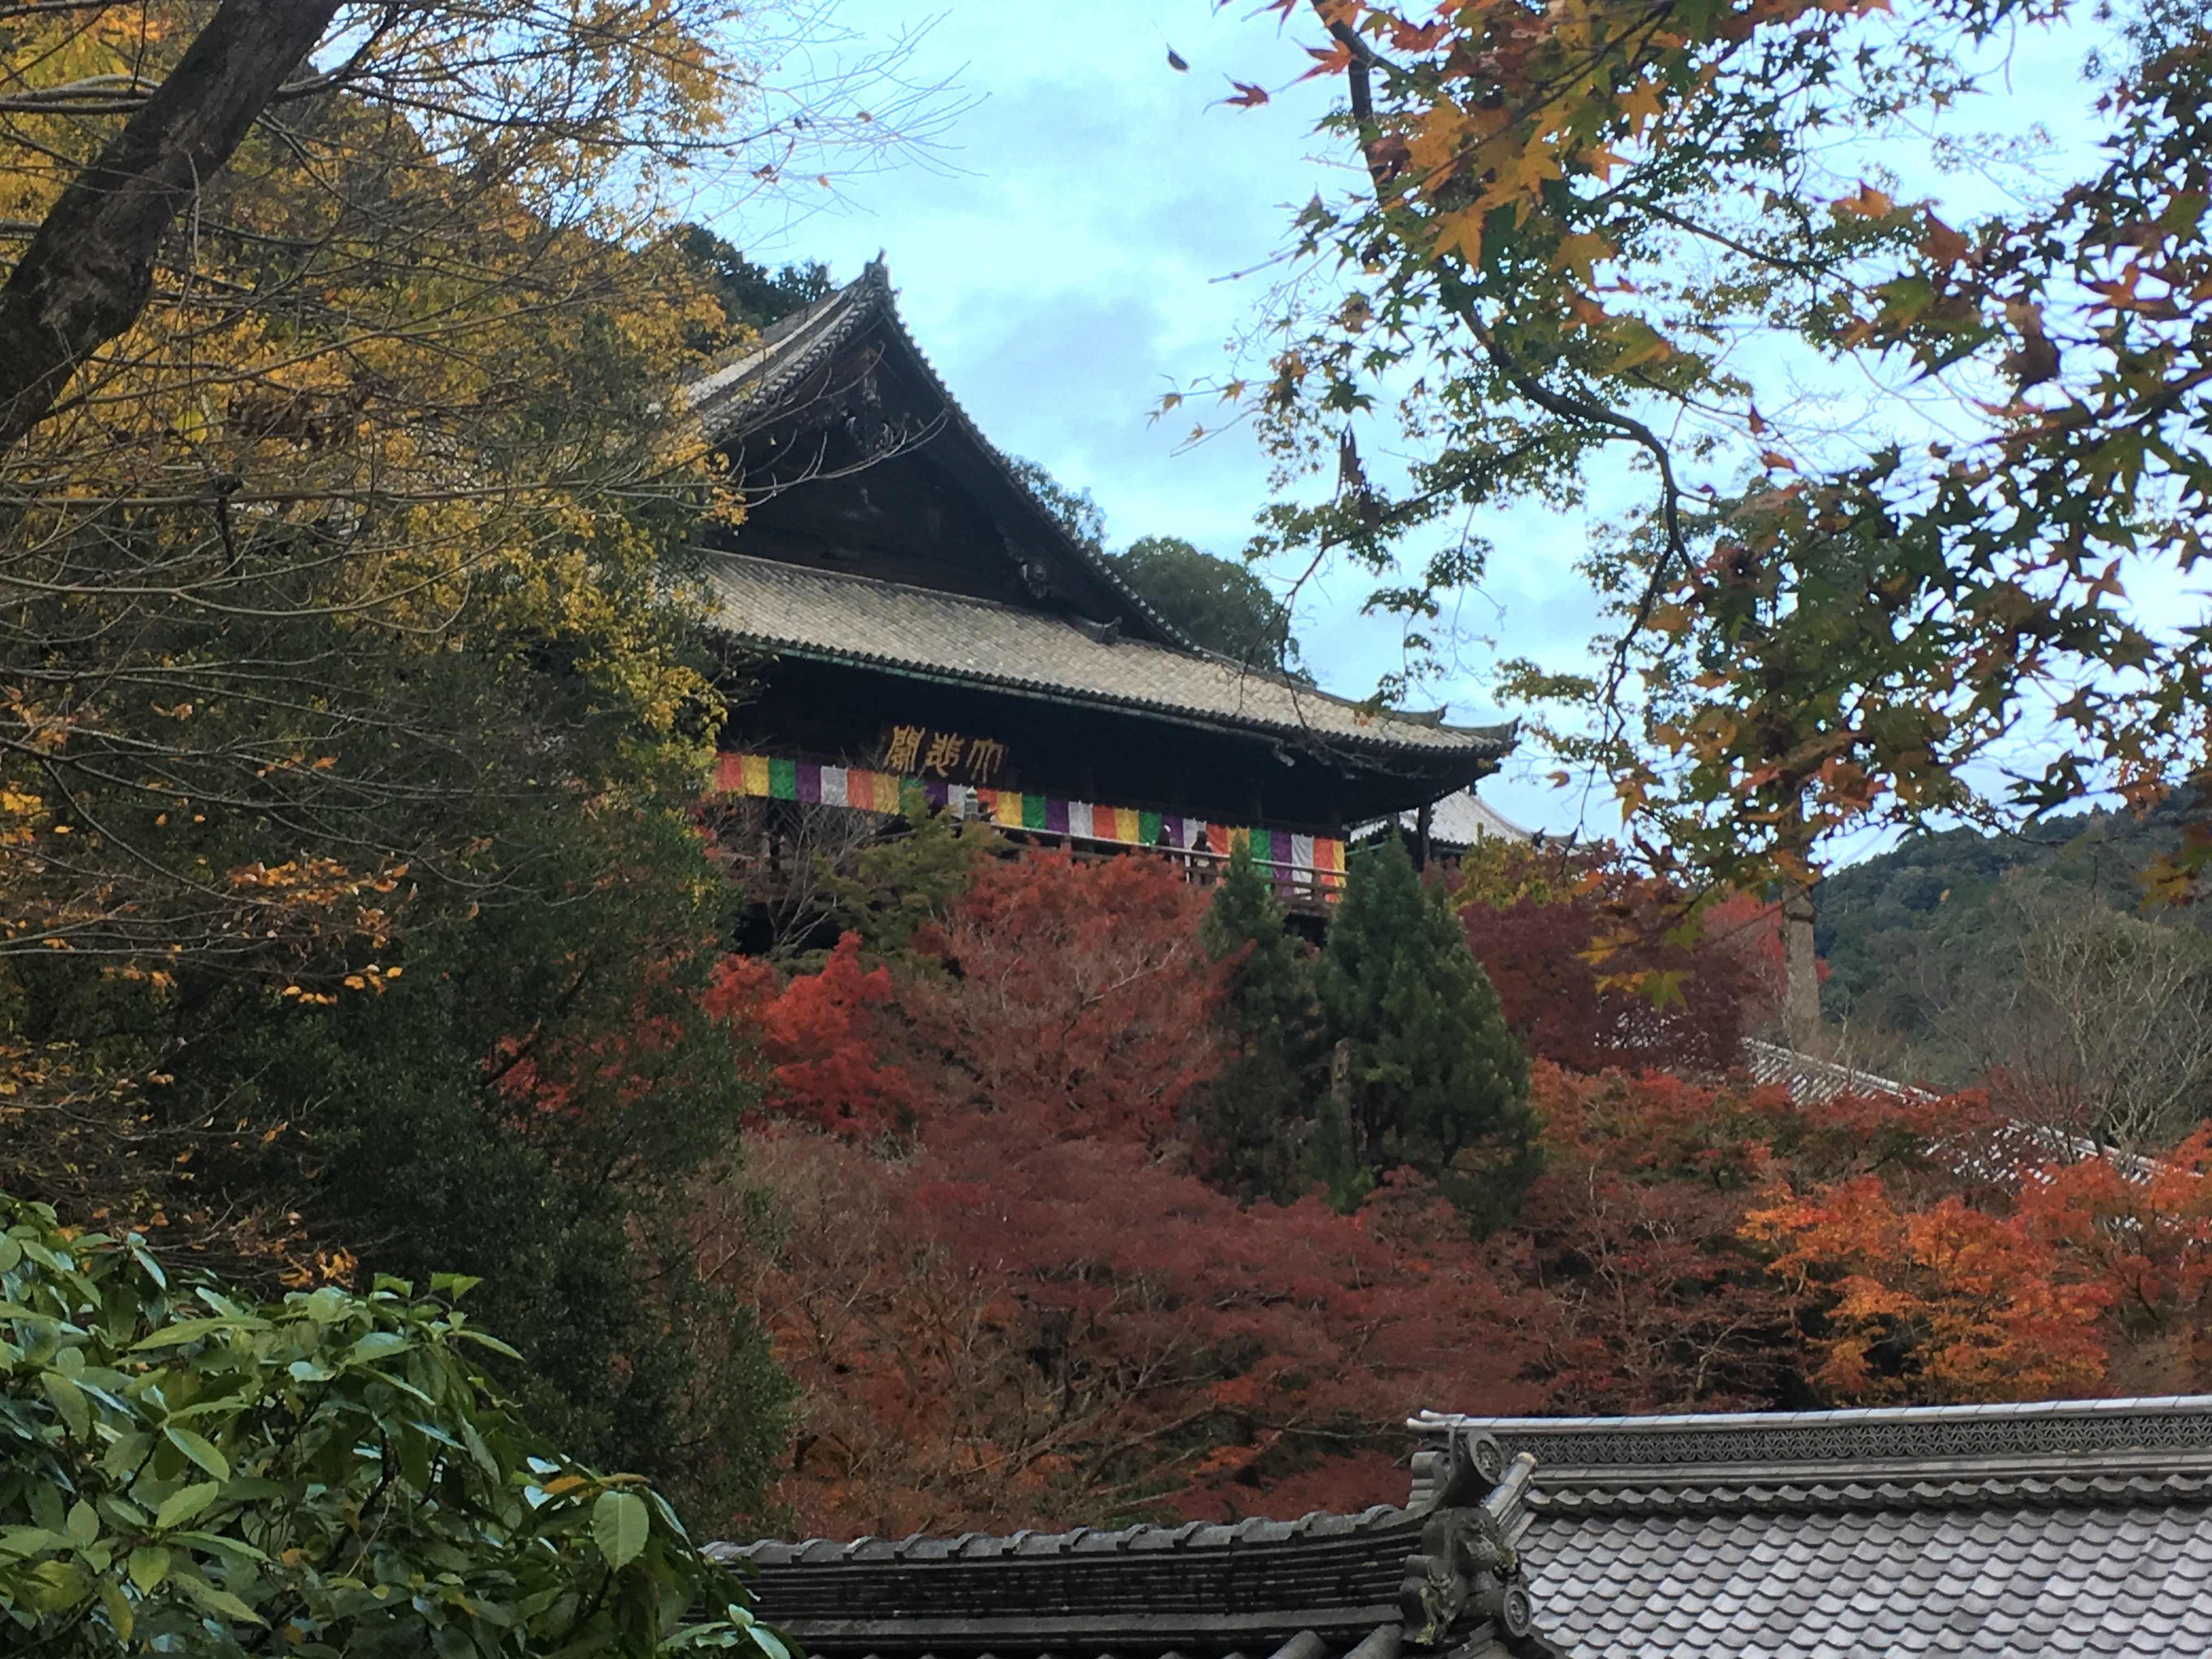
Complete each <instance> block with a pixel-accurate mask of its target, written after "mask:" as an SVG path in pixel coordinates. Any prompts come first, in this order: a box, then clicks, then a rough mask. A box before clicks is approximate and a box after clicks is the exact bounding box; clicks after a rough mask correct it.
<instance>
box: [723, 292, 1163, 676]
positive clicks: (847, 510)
mask: <svg viewBox="0 0 2212 1659" xmlns="http://www.w3.org/2000/svg"><path fill="white" fill-rule="evenodd" d="M690 396H691V398H692V403H693V407H694V408H695V409H696V411H697V413H698V415H699V417H700V419H701V421H702V423H703V424H704V426H705V428H706V430H707V434H708V438H709V440H710V441H712V442H714V444H715V445H716V447H718V448H720V449H721V450H722V451H723V452H724V453H726V454H727V455H728V456H729V457H730V458H731V459H732V465H733V467H734V468H735V469H736V472H737V477H736V485H737V488H738V490H739V491H740V492H741V494H743V495H744V498H745V500H746V503H747V510H748V520H749V526H750V527H749V532H748V533H747V535H746V536H745V537H744V538H743V539H742V540H741V541H740V543H739V544H740V545H742V546H744V548H745V550H747V551H749V552H750V551H757V550H760V544H761V543H762V542H763V539H764V538H765V539H767V540H769V541H771V542H772V541H774V540H775V539H776V538H777V537H778V534H779V532H781V534H782V535H783V536H785V537H787V538H791V540H792V541H793V543H794V544H799V543H804V542H806V541H809V540H811V541H813V542H815V543H817V544H821V545H822V546H823V548H824V549H825V550H828V552H829V556H830V557H832V558H835V557H836V556H839V555H840V554H841V553H842V554H843V555H844V556H848V558H850V559H851V560H852V561H853V563H854V568H855V574H875V575H887V576H890V577H891V578H893V579H895V580H907V581H912V582H916V583H918V584H919V585H924V586H938V585H942V586H946V587H947V588H948V589H949V590H950V591H954V592H964V593H967V594H968V595H969V596H970V597H974V598H980V599H994V600H998V601H1000V602H1002V603H1006V604H1012V605H1018V606H1022V607H1024V608H1029V609H1033V610H1036V611H1042V612H1046V613H1049V614H1054V615H1059V616H1063V617H1076V618H1079V619H1083V620H1087V621H1089V622H1091V623H1099V624H1104V625H1109V626H1118V628H1119V629H1120V630H1121V633H1122V634H1123V635H1126V636H1127V637H1129V638H1133V639H1139V640H1146V641H1152V642H1154V643H1157V644H1162V645H1170V646H1176V647H1182V648H1185V649H1188V648H1189V643H1190V642H1189V641H1188V640H1186V639H1184V638H1183V636H1182V634H1180V633H1179V632H1178V631H1177V630H1176V629H1175V628H1174V626H1173V625H1172V624H1170V623H1168V622H1167V620H1166V619H1165V618H1164V617H1161V616H1160V615H1159V614H1158V612H1156V611H1153V610H1152V607H1151V606H1150V605H1146V603H1145V601H1144V600H1143V599H1141V598H1139V596H1138V595H1137V593H1136V592H1134V591H1133V589H1131V588H1130V587H1129V586H1128V585H1127V583H1126V582H1124V581H1122V580H1121V577H1120V576H1119V575H1118V574H1116V573H1115V571H1114V569H1113V568H1112V567H1111V566H1110V565H1109V564H1107V563H1106V562H1105V561H1104V560H1103V558H1101V557H1100V556H1099V555H1098V554H1097V551H1096V550H1093V549H1092V548H1091V547H1089V546H1087V545H1085V544H1084V543H1083V542H1081V541H1079V540H1078V539H1077V538H1075V537H1074V536H1073V535H1072V534H1070V533H1069V532H1068V530H1067V528H1066V526H1064V525H1062V524H1061V523H1060V520H1059V519H1058V517H1057V516H1055V515H1054V513H1053V511H1052V509H1051V508H1050V507H1047V506H1046V505H1045V503H1044V502H1043V501H1041V500H1039V499H1038V497H1037V496H1036V493H1035V492H1034V491H1032V490H1031V489H1030V488H1029V486H1028V485H1027V484H1026V483H1024V482H1023V481H1022V479H1021V478H1020V477H1019V476H1018V474H1016V472H1015V471H1013V468H1012V464H1011V463H1010V462H1009V461H1008V460H1007V459H1006V456H1004V455H1003V454H1001V453H1000V452H999V450H998V449H997V448H996V447H994V446H993V445H992V443H991V442H990V441H989V440H988V439H987V438H985V437H984V436H983V435H982V433H981V431H980V430H978V429H977V428H976V426H975V422H973V421H971V420H970V419H969V416H968V414H967V411H966V410H963V409H962V408H961V407H960V404H959V403H958V402H957V400H956V399H955V398H953V396H952V393H951V391H950V389H949V388H947V387H946V386H945V383H944V381H943V380H941V379H939V376H938V374H937V371H936V369H935V368H933V366H932V365H931V364H930V362H929V360H928V359H927V357H926V356H924V355H923V353H922V350H921V347H920V346H919V345H917V344H916V343H915V340H914V337H913V336H912V335H911V334H909V333H908V331H907V328H906V325H905V323H904V321H903V320H902V319H901V318H900V316H899V314H898V305H897V300H896V295H895V294H894V293H893V290H892V289H891V286H890V270H889V268H888V267H887V266H886V265H885V264H884V263H883V261H882V260H881V259H880V258H878V259H877V260H875V261H873V262H872V263H871V264H869V265H868V266H867V267H866V269H865V270H863V271H862V272H861V273H860V276H859V277H858V278H857V279H856V280H854V282H852V283H848V284H847V285H846V286H845V287H844V288H842V289H838V290H837V291H836V293H834V294H831V295H827V296H825V297H824V298H823V299H821V300H819V301H816V302H815V303H814V304H813V305H811V306H810V307H807V308H806V309H805V311H802V312H799V313H795V314H794V315H793V316H791V317H788V318H786V319H783V320H782V321H781V322H779V323H778V324H776V325H775V327H773V328H771V329H769V331H767V332H766V333H765V334H763V336H762V337H761V338H760V339H759V340H758V341H757V342H755V343H750V344H749V345H747V346H745V347H744V348H741V349H739V350H738V352H737V353H736V354H734V355H733V356H731V357H730V358H729V359H728V360H727V361H726V362H723V363H721V364H720V365H718V366H717V367H716V368H713V369H711V370H710V371H708V373H707V374H704V375H702V376H701V377H700V378H699V379H698V380H695V381H693V382H692V384H691V386H690ZM863 470H865V471H866V474H867V477H866V480H865V481H862V480H860V478H859V476H858V475H859V474H860V473H861V471H863ZM829 481H842V482H843V483H845V486H846V487H845V488H844V489H842V490H839V491H836V492H825V491H823V490H822V489H818V488H807V489H802V488H801V487H802V486H818V485H819V484H820V483H823V482H829ZM831 494H834V495H836V496H837V497H838V498H839V499H838V500H836V501H834V502H833V501H829V500H828V499H827V498H828V497H829V495H831ZM801 496H804V497H805V501H801V500H800V499H799V498H800V497H801ZM878 496H880V497H883V498H884V499H883V500H882V501H881V502H880V503H879V502H878V501H877V500H876V499H875V498H876V497H878ZM825 515H834V521H833V519H832V518H831V517H825ZM871 553H873V554H874V555H876V556H877V557H878V559H880V560H883V561H884V562H881V563H878V564H875V565H873V566H870V565H869V563H868V556H869V555H870V554H871ZM901 555H904V557H903V559H902V558H901ZM931 555H934V558H932V557H931Z"/></svg>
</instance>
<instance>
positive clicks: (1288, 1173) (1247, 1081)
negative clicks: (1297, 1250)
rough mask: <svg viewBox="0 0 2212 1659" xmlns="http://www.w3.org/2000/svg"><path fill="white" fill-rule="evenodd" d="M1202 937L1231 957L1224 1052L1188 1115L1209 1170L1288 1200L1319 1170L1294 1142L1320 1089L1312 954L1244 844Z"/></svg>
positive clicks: (1228, 1184)
mask: <svg viewBox="0 0 2212 1659" xmlns="http://www.w3.org/2000/svg"><path fill="white" fill-rule="evenodd" d="M1199 937H1200V941H1201V942H1202V943H1203V944H1204V945H1205V947H1206V954H1207V955H1208V956H1210V957H1212V958H1213V959H1214V960H1215V961H1216V962H1225V963H1230V964H1231V965H1230V969H1229V975H1230V978H1229V986H1228V996H1227V998H1226V999H1225V1002H1224V1005H1223V1010H1222V1018H1223V1021H1224V1024H1225V1025H1226V1027H1227V1030H1228V1037H1229V1051H1230V1057H1229V1060H1228V1063H1227V1064H1226V1066H1224V1067H1223V1069H1222V1072H1221V1074H1220V1076H1218V1078H1216V1079H1214V1080H1213V1082H1212V1084H1211V1085H1209V1086H1208V1088H1207V1089H1206V1093H1205V1096H1204V1097H1203V1098H1202V1100H1201V1101H1200V1104H1199V1106H1198V1109H1197V1112H1196V1122H1195V1126H1194V1127H1196V1130H1197V1133H1198V1141H1199V1146H1200V1154H1201V1158H1202V1159H1203V1161H1204V1163H1205V1164H1206V1176H1207V1178H1208V1179H1209V1180H1211V1181H1212V1182H1213V1184H1214V1185H1216V1186H1218V1187H1219V1188H1222V1189H1223V1190H1224V1191H1225V1192H1228V1193H1231V1194H1234V1195H1235V1196H1237V1198H1239V1199H1242V1200H1245V1201H1246V1202H1249V1201H1251V1200H1254V1199H1256V1198H1261V1197H1272V1198H1273V1199H1275V1200H1278V1201H1279V1202H1284V1203H1287V1202H1288V1201H1290V1200H1291V1199H1292V1198H1294V1197H1296V1196H1297V1193H1298V1190H1299V1188H1301V1187H1303V1186H1304V1185H1307V1184H1310V1183H1309V1181H1308V1180H1307V1179H1306V1178H1305V1177H1307V1176H1309V1175H1310V1174H1313V1173H1319V1172H1309V1171H1307V1170H1304V1169H1303V1168H1302V1167H1301V1164H1302V1159H1301V1156H1300V1151H1299V1146H1300V1142H1301V1140H1302V1139H1304V1135H1305V1133H1306V1129H1307V1121H1308V1119H1309V1118H1310V1115H1311V1113H1312V1112H1313V1110H1314V1108H1315V1106H1316V1103H1317V1102H1318V1101H1319V1100H1320V1098H1321V1097H1322V1092H1323V1087H1322V1054H1323V1052H1324V1048H1323V1044H1322V1041H1321V1035H1320V1030H1319V1023H1318V1018H1317V1013H1318V1010H1317V1008H1316V1002H1315V994H1314V975H1313V963H1312V960H1311V957H1310V955H1309V953H1308V952H1307V951H1306V950H1305V948H1304V945H1302V944H1301V943H1300V941H1299V940H1298V939H1297V938H1295V937H1294V936H1293V935H1292V934H1291V931H1290V929H1289V928H1288V927H1285V926H1284V923H1283V907H1282V904H1281V903H1280V902H1279V900H1278V899H1277V898H1276V896H1275V890H1274V888H1273V884H1271V883H1270V882H1269V881H1268V879H1267V877H1266V876H1264V875H1262V874H1261V872H1260V868H1259V866H1257V865H1256V864H1255V862H1254V861H1253V859H1252V854H1251V849H1250V848H1249V846H1240V847H1238V848H1236V849H1235V850H1234V851H1232V852H1231V854H1230V859H1229V870H1228V874H1227V876H1226V878H1225V879H1224V880H1223V882H1222V884H1221V885H1220V886H1218V887H1217V888H1216V889H1214V892H1213V900H1212V903H1211V904H1210V905H1209V906H1208V907H1207V909H1206V919H1205V921H1204V922H1203V923H1202V924H1201V925H1200V932H1199ZM1321 1178H1322V1179H1324V1180H1326V1179H1328V1176H1326V1175H1325V1174H1322V1175H1321Z"/></svg>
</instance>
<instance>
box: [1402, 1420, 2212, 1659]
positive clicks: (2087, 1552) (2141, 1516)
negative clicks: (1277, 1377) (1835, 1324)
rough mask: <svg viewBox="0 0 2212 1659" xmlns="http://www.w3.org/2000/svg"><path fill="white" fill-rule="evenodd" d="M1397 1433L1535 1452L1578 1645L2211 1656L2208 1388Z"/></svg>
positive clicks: (1760, 1655)
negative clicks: (2178, 1394)
mask: <svg viewBox="0 0 2212 1659" xmlns="http://www.w3.org/2000/svg"><path fill="white" fill-rule="evenodd" d="M1416 1424H1417V1426H1419V1427H1420V1428H1421V1429H1422V1430H1423V1431H1425V1432H1426V1433H1428V1434H1429V1435H1430V1436H1431V1437H1432V1438H1433V1439H1436V1440H1437V1441H1444V1440H1449V1438H1451V1437H1455V1436H1458V1435H1463V1434H1468V1433H1482V1434H1488V1435H1490V1436H1492V1437H1495V1438H1497V1439H1498V1441H1499V1442H1500V1443H1501V1444H1502V1445H1503V1446H1504V1449H1506V1451H1507V1452H1508V1453H1509V1454H1516V1455H1528V1456H1532V1457H1534V1459H1535V1460H1536V1474H1535V1476H1534V1479H1533V1480H1532V1481H1531V1484H1530V1488H1529V1491H1528V1495H1527V1497H1526V1499H1525V1500H1524V1503H1523V1505H1522V1524H1521V1527H1520V1530H1519V1531H1518V1532H1517V1533H1516V1534H1515V1536H1514V1540H1513V1541H1514V1542H1515V1544H1516V1547H1518V1550H1519V1552H1520V1553H1521V1556H1522V1559H1523V1561H1524V1562H1525V1564H1526V1570H1527V1571H1528V1585H1529V1594H1530V1595H1531V1597H1532V1600H1533V1601H1534V1605H1535V1606H1536V1607H1538V1608H1540V1609H1541V1628H1542V1629H1543V1630H1544V1632H1545V1633H1546V1634H1547V1636H1549V1637H1550V1638H1552V1639H1553V1640H1554V1641H1556V1642H1557V1643H1558V1644H1559V1645H1560V1646H1561V1647H1562V1648H1563V1649H1564V1650H1566V1651H1567V1652H1570V1653H1571V1654H1574V1655H1576V1656H1577V1659H1656V1656H1676V1655H1680V1656H1688V1655H1692V1654H1695V1655H1699V1656H1701V1659H1704V1656H1712V1659H1737V1656H1741V1659H1782V1656H1790V1659H1862V1656H1872V1655H1893V1654H1897V1655H1901V1654H1923V1653H1926V1654H1974V1655H1990V1656H1996V1655H2007V1656H2021V1659H2028V1656H2054V1659H2055V1656H2087V1655H2126V1656H2142V1659H2148V1656H2151V1655H2166V1654H2184V1653H2187V1654H2212V1399H2208V1398H2203V1397H2186V1398H2166V1399H2150V1400H2118V1401H2061V1402H2055V1403H2039V1404H2032V1405H2008V1406H1984V1407H1919V1408H1900V1409H1894V1410H1877V1411H1844V1412H1808V1413H1787V1414H1784V1413H1744V1414H1730V1415H1706V1416H1681V1417H1670V1418H1609V1419H1498V1418H1466V1417H1450V1416H1424V1417H1423V1418H1420V1419H1416Z"/></svg>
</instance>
